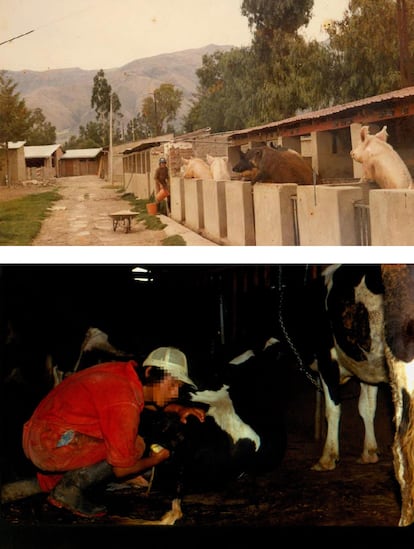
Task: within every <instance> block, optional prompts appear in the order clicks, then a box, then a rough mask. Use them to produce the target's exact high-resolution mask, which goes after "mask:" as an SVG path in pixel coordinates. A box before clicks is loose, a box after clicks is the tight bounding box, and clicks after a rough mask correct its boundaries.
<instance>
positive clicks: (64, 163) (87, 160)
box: [60, 147, 103, 177]
mask: <svg viewBox="0 0 414 549" xmlns="http://www.w3.org/2000/svg"><path fill="white" fill-rule="evenodd" d="M102 161H103V149H102V147H95V148H92V149H68V150H67V151H65V153H64V154H63V156H62V157H61V159H60V174H61V176H62V177H71V176H75V175H99V176H102V171H103V170H102Z"/></svg>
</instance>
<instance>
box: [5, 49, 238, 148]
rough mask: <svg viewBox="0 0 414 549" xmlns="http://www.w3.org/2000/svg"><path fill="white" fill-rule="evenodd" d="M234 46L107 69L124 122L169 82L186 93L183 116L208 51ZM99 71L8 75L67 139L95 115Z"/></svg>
mask: <svg viewBox="0 0 414 549" xmlns="http://www.w3.org/2000/svg"><path fill="white" fill-rule="evenodd" d="M232 47H233V46H217V45H214V44H210V45H208V46H205V47H203V48H198V49H190V50H183V51H179V52H174V53H167V54H161V55H156V56H153V57H147V58H144V59H137V60H135V61H132V62H130V63H128V64H126V65H124V66H122V67H119V68H112V69H105V76H106V78H107V80H108V82H109V84H110V85H111V86H112V89H113V90H114V91H115V92H116V93H117V94H118V96H119V98H120V101H121V105H122V109H121V111H122V113H123V115H124V118H123V124H124V125H125V126H126V124H127V123H128V122H129V120H131V119H132V118H133V117H134V116H136V114H137V113H138V112H139V111H140V110H141V105H142V101H143V99H144V97H145V96H146V95H147V94H148V93H150V92H152V91H153V90H154V89H156V88H158V87H159V86H160V85H161V84H163V83H170V84H173V85H174V86H176V87H177V88H179V89H181V90H182V91H183V92H184V95H183V105H182V108H181V112H180V116H181V117H182V116H183V114H185V112H186V111H187V110H188V108H189V102H190V99H191V98H192V94H193V93H194V92H195V90H196V87H197V84H198V79H197V76H196V70H197V69H198V68H199V67H201V65H202V57H203V55H206V54H212V53H214V52H215V51H217V50H220V51H228V50H230V49H232ZM99 70H100V67H97V68H96V70H83V69H78V68H68V69H54V70H48V71H7V75H8V76H10V77H11V78H12V79H13V81H14V82H16V83H17V91H19V92H20V94H21V97H23V98H24V99H25V101H26V104H27V106H28V107H29V108H31V109H34V108H36V107H39V108H41V109H42V111H43V113H44V115H45V116H46V119H47V120H48V121H49V122H50V123H51V124H53V125H54V126H55V127H56V133H57V141H58V142H59V143H63V142H64V141H66V140H67V139H68V138H69V137H70V136H71V135H77V134H78V129H79V126H80V125H85V124H87V122H88V121H90V120H94V119H95V112H94V111H93V109H91V106H90V101H91V94H92V87H93V78H94V76H95V75H96V73H97V72H98V71H99Z"/></svg>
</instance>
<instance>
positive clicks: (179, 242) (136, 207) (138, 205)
mask: <svg viewBox="0 0 414 549" xmlns="http://www.w3.org/2000/svg"><path fill="white" fill-rule="evenodd" d="M122 198H123V199H124V200H127V201H128V202H129V203H130V205H131V210H132V211H133V212H137V219H138V220H139V221H144V223H145V226H146V228H147V229H150V230H153V231H160V230H162V229H164V228H165V227H166V226H167V225H166V224H165V223H162V222H161V220H160V219H159V217H157V216H156V215H150V214H148V212H147V204H148V202H150V200H142V199H138V198H135V196H134V194H132V193H126V194H124V195H123V196H122ZM160 209H161V210H162V211H161V212H160V213H163V214H164V215H166V214H167V211H166V205H165V203H161V205H160ZM162 245H163V246H186V245H187V244H186V242H185V240H184V238H183V237H182V236H180V235H178V234H177V235H171V236H167V238H164V240H163V241H162Z"/></svg>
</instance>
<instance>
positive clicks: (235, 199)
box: [224, 181, 256, 246]
mask: <svg viewBox="0 0 414 549" xmlns="http://www.w3.org/2000/svg"><path fill="white" fill-rule="evenodd" d="M225 189H226V217H227V238H226V239H225V241H224V243H225V244H227V245H230V246H254V245H255V243H256V240H255V234H254V212H253V193H252V184H251V183H250V181H227V182H226V187H225Z"/></svg>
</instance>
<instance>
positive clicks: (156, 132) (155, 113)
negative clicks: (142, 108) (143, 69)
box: [152, 92, 158, 137]
mask: <svg viewBox="0 0 414 549" xmlns="http://www.w3.org/2000/svg"><path fill="white" fill-rule="evenodd" d="M152 96H153V97H154V118H155V135H158V111H157V96H156V95H155V92H153V93H152ZM154 137H155V136H154Z"/></svg>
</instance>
